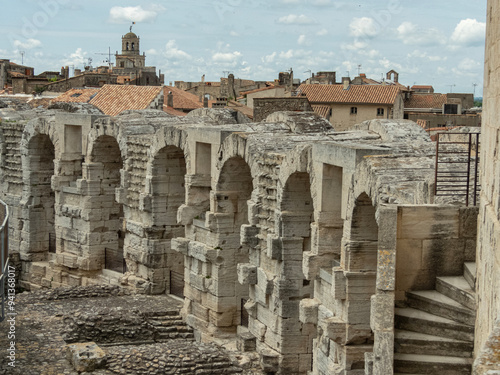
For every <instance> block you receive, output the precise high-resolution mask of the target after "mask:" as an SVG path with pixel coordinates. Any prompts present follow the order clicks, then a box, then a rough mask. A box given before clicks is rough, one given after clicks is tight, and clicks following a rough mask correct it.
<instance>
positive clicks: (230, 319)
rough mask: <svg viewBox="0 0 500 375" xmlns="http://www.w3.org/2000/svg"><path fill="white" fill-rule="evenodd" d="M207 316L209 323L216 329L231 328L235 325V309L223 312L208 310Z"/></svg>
mask: <svg viewBox="0 0 500 375" xmlns="http://www.w3.org/2000/svg"><path fill="white" fill-rule="evenodd" d="M208 315H209V322H210V323H211V324H213V325H215V326H216V327H232V326H234V325H235V318H236V308H235V307H234V308H233V309H232V310H229V311H223V312H216V311H212V310H209V313H208Z"/></svg>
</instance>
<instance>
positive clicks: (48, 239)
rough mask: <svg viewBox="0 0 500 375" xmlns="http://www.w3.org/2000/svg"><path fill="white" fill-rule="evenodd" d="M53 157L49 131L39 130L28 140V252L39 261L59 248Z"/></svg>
mask: <svg viewBox="0 0 500 375" xmlns="http://www.w3.org/2000/svg"><path fill="white" fill-rule="evenodd" d="M54 159H55V148H54V145H53V143H52V141H51V140H50V138H49V136H48V135H45V134H39V135H36V136H35V137H33V138H32V139H31V140H30V141H29V143H28V160H29V166H28V168H29V171H30V172H29V182H28V184H29V194H30V200H29V201H30V202H31V204H30V206H29V212H30V214H29V221H30V230H29V237H30V246H29V252H30V253H32V254H35V255H32V256H31V258H32V260H37V261H45V260H48V253H55V252H56V235H55V226H54V221H55V211H54V205H55V194H54V191H53V190H52V187H51V179H52V176H53V175H54Z"/></svg>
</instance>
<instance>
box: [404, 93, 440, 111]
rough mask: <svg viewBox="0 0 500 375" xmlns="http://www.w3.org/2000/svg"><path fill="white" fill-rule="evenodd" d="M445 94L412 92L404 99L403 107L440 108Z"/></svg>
mask: <svg viewBox="0 0 500 375" xmlns="http://www.w3.org/2000/svg"><path fill="white" fill-rule="evenodd" d="M445 103H446V94H414V95H412V96H411V98H410V99H406V100H405V108H441V107H442V106H443V104H445Z"/></svg>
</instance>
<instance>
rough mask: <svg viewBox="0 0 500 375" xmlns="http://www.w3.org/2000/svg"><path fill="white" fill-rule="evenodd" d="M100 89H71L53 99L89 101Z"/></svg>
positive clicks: (72, 101) (55, 100) (78, 101)
mask: <svg viewBox="0 0 500 375" xmlns="http://www.w3.org/2000/svg"><path fill="white" fill-rule="evenodd" d="M99 90H100V89H97V88H95V89H71V90H68V91H66V92H65V93H64V94H61V95H59V96H58V97H57V98H55V99H52V102H53V103H56V102H65V103H88V102H89V101H90V98H91V97H92V95H94V94H97V93H98V92H99Z"/></svg>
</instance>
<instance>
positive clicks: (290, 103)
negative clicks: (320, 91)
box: [253, 97, 312, 121]
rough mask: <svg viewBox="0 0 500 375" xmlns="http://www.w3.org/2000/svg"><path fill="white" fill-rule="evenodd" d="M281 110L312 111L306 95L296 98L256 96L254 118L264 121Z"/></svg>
mask: <svg viewBox="0 0 500 375" xmlns="http://www.w3.org/2000/svg"><path fill="white" fill-rule="evenodd" d="M281 111H312V107H311V105H310V104H309V101H308V100H307V98H305V97H294V98H254V100H253V120H254V121H262V120H264V119H265V118H266V117H267V116H269V115H270V114H272V113H274V112H281Z"/></svg>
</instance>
